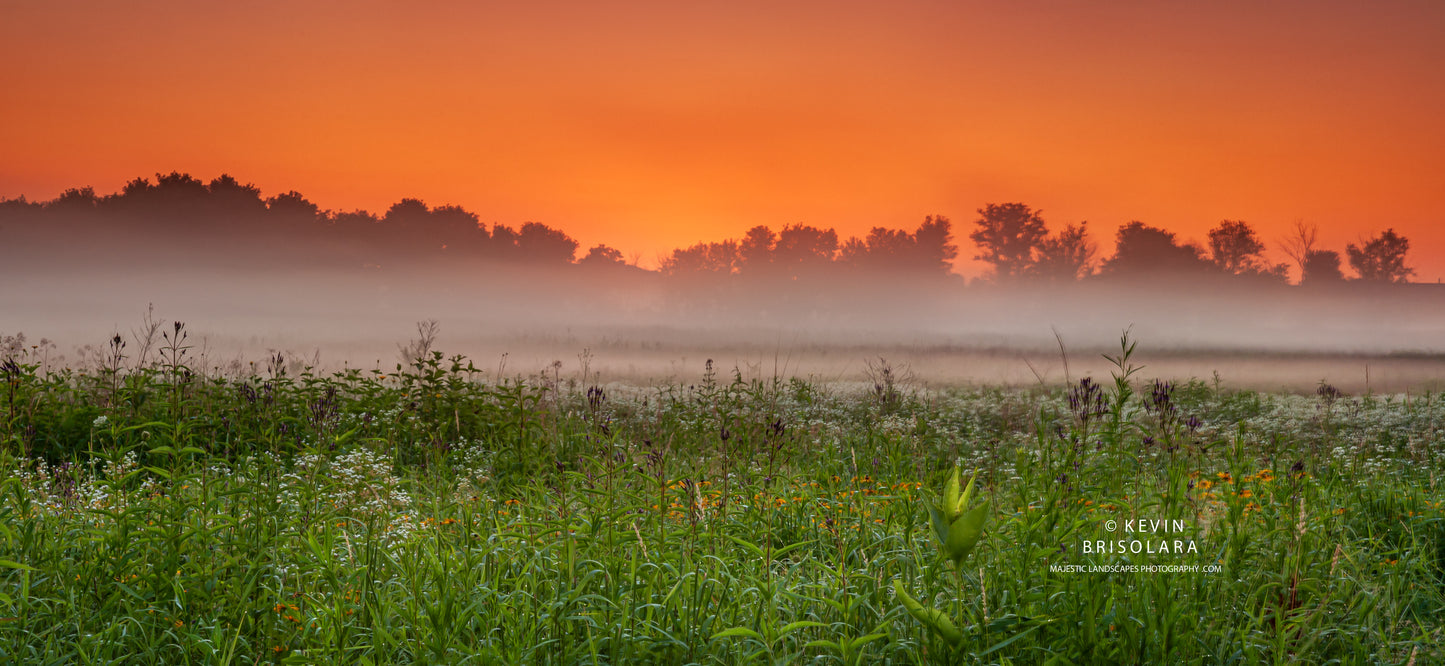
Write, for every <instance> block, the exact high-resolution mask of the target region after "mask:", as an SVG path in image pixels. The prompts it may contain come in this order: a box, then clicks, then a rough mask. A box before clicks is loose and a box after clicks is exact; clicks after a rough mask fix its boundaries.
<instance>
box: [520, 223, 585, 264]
mask: <svg viewBox="0 0 1445 666" xmlns="http://www.w3.org/2000/svg"><path fill="white" fill-rule="evenodd" d="M517 253H518V257H520V258H521V259H522V260H524V261H534V262H538V263H556V264H570V263H572V260H573V258H574V257H575V256H576V255H577V241H575V240H572V237H571V236H568V235H567V234H565V233H562V232H561V231H559V230H557V229H553V228H551V227H549V226H547V225H545V224H542V223H540V222H528V223H526V224H523V225H522V229H521V231H520V232H518V233H517Z"/></svg>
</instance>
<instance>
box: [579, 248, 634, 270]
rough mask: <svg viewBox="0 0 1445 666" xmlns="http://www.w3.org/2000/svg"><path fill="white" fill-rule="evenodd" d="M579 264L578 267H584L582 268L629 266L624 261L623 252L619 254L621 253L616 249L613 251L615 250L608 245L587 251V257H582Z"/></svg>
mask: <svg viewBox="0 0 1445 666" xmlns="http://www.w3.org/2000/svg"><path fill="white" fill-rule="evenodd" d="M577 263H578V265H582V266H626V265H627V264H626V263H625V262H624V261H623V260H622V253H621V252H619V251H617V250H616V249H613V248H611V247H608V246H606V245H602V244H598V245H594V246H592V249H590V250H588V251H587V256H585V257H582V258H581V259H578V260H577Z"/></svg>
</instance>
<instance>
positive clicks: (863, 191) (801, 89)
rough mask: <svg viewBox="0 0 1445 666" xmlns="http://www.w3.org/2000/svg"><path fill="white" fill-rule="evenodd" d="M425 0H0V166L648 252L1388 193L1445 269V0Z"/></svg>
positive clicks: (1288, 209) (1195, 220) (1331, 223)
mask: <svg viewBox="0 0 1445 666" xmlns="http://www.w3.org/2000/svg"><path fill="white" fill-rule="evenodd" d="M410 4H411V3H402V2H356V1H351V2H326V3H293V2H275V3H195V2H166V3H161V2H143V1H142V2H130V3H116V2H89V3H80V2H64V1H56V2H5V1H3V0H0V18H3V20H0V62H3V63H5V64H4V66H3V67H0V90H3V91H4V93H3V95H4V97H3V100H0V146H3V149H0V197H11V196H17V195H21V194H23V195H26V196H28V197H29V198H32V199H48V198H51V197H54V196H55V195H57V194H58V193H59V192H60V191H61V190H62V189H64V188H66V187H71V186H78V185H93V186H94V187H95V188H96V189H97V190H98V191H100V192H103V193H104V192H112V191H115V190H117V189H119V188H120V186H121V185H122V184H123V183H124V182H125V181H126V180H128V179H130V178H133V177H135V176H140V175H146V176H150V175H153V174H154V173H155V172H157V171H166V172H169V171H172V170H180V171H185V172H190V173H191V174H193V175H195V176H197V177H201V178H205V179H209V178H211V177H213V176H215V175H217V174H219V173H222V172H227V173H231V174H234V175H236V176H237V177H238V178H240V179H241V180H242V181H249V182H253V183H255V184H256V185H257V186H258V187H260V188H261V189H262V191H263V192H264V193H265V194H267V195H270V194H276V193H279V192H282V191H285V190H290V189H295V190H299V191H301V192H302V193H304V194H306V195H307V196H309V197H310V198H311V199H312V200H313V201H315V202H317V203H318V204H320V205H321V206H322V207H324V208H333V209H352V208H365V209H369V210H371V211H373V212H381V211H383V210H385V209H386V207H387V206H389V205H390V204H391V203H393V202H395V201H396V200H397V199H400V198H401V197H404V196H417V197H420V198H422V199H424V200H425V201H427V202H428V203H430V204H433V205H436V204H443V203H454V204H459V205H462V206H465V207H466V208H468V209H469V210H472V211H475V212H477V213H478V214H479V215H480V216H481V218H482V220H483V221H485V222H488V223H491V222H503V223H508V224H512V225H514V226H515V225H517V224H520V223H521V222H523V221H527V220H536V221H540V222H544V223H547V224H549V225H552V226H555V227H560V228H562V229H564V230H566V231H567V232H568V233H570V234H572V235H573V236H574V237H576V238H578V239H579V240H580V241H581V242H582V243H583V246H584V248H585V247H587V246H589V245H591V244H593V243H596V242H600V241H606V242H608V243H610V244H612V245H614V246H616V247H618V248H619V249H621V250H622V251H623V253H624V254H626V255H632V254H634V253H638V254H640V255H641V256H642V257H643V263H644V265H649V264H652V263H653V261H654V259H655V258H656V256H657V255H658V254H659V253H661V252H664V251H667V250H669V249H671V248H673V247H677V246H681V245H686V244H690V243H692V242H695V241H698V240H704V239H707V240H716V239H721V238H724V237H729V236H740V235H741V234H742V233H743V231H745V230H746V229H747V228H748V227H750V226H752V225H754V224H768V225H771V226H773V227H774V228H779V227H781V226H783V225H785V224H790V223H795V222H805V223H809V224H814V225H822V226H833V227H836V228H837V229H838V230H839V232H840V233H841V234H842V235H844V236H847V235H852V234H862V233H864V232H866V230H867V228H869V227H871V226H875V225H882V226H890V227H908V228H912V227H914V226H916V225H917V223H918V222H919V221H921V220H922V218H923V216H924V215H926V214H931V213H941V214H944V215H947V216H949V217H950V218H952V219H953V220H954V222H955V225H956V234H957V235H958V236H959V237H965V236H966V235H967V232H968V231H969V227H970V226H971V224H970V223H971V221H972V220H973V219H974V218H975V217H976V215H975V214H974V211H975V209H977V208H980V207H982V206H983V205H984V204H986V203H990V202H995V203H998V202H1007V201H1022V202H1025V203H1027V204H1029V205H1032V206H1034V207H1035V208H1040V209H1042V210H1043V211H1044V216H1045V218H1046V219H1047V220H1049V221H1050V222H1051V223H1052V224H1062V223H1064V222H1076V221H1078V220H1083V219H1087V220H1089V221H1090V223H1091V228H1092V229H1093V230H1094V233H1095V237H1096V238H1097V239H1098V240H1101V241H1104V244H1105V246H1106V248H1107V247H1108V245H1109V242H1110V241H1111V240H1112V236H1113V232H1114V229H1115V228H1117V227H1118V226H1119V225H1120V224H1122V223H1124V222H1127V221H1129V220H1132V219H1139V220H1142V221H1144V222H1146V223H1149V224H1154V225H1159V226H1164V227H1167V228H1169V229H1172V230H1175V231H1177V232H1179V233H1180V235H1181V236H1183V237H1185V238H1192V239H1202V238H1203V237H1204V233H1205V231H1206V230H1207V229H1208V228H1209V227H1211V226H1213V225H1215V224H1217V223H1218V222H1219V221H1220V220H1221V219H1224V218H1230V219H1244V220H1247V221H1249V222H1251V223H1252V224H1254V225H1255V227H1256V228H1257V229H1259V230H1260V231H1261V232H1262V233H1263V235H1264V236H1265V237H1266V239H1274V238H1276V237H1278V236H1280V235H1282V234H1283V232H1284V230H1285V229H1286V228H1287V227H1289V226H1290V225H1292V224H1293V223H1294V222H1295V220H1305V221H1307V222H1313V223H1317V224H1319V225H1320V227H1321V229H1322V234H1321V236H1322V240H1323V242H1324V243H1323V244H1324V246H1325V247H1326V248H1328V249H1337V250H1343V249H1344V245H1345V244H1346V243H1347V242H1351V241H1356V240H1357V239H1359V238H1360V237H1361V236H1363V235H1368V234H1371V233H1374V232H1376V231H1379V230H1382V229H1384V228H1386V227H1393V228H1395V229H1396V230H1397V231H1399V232H1401V233H1403V234H1404V235H1406V236H1408V237H1409V238H1410V239H1411V241H1412V252H1411V258H1412V262H1411V263H1412V264H1413V265H1414V266H1416V268H1417V269H1418V271H1419V275H1418V276H1417V279H1421V280H1428V281H1435V280H1436V279H1439V278H1441V277H1442V276H1445V125H1442V122H1441V121H1442V119H1445V3H1441V2H1434V1H1421V2H1379V3H1362V2H1322V1H1320V0H1310V1H1308V2H1304V1H1301V2H1279V3H1256V2H1238V3H1233V2H1198V3H1177V2H1138V3H1126V2H1110V3H1097V2H1009V3H1004V2H998V3H963V2H951V1H942V2H914V3H906V4H905V3H880V2H849V1H838V0H832V1H829V2H794V3H782V2H760V1H759V2H754V1H750V0H733V1H731V2H717V3H701V2H676V1H672V2H633V3H597V2H576V3H570V2H530V3H508V4H509V6H501V4H502V3H481V2H466V3H461V2H459V3H453V4H449V5H445V6H441V5H437V6H433V7H430V8H425V9H418V8H416V7H412V6H409V5H410ZM493 5H496V6H493ZM963 245H964V248H963V254H964V256H965V257H968V256H971V255H972V247H971V246H970V245H968V244H967V241H966V240H965V241H964V243H963ZM1280 259H1281V260H1282V259H1283V258H1282V257H1280ZM959 269H960V272H962V273H964V274H968V275H972V274H976V273H978V272H979V268H978V267H977V266H976V265H975V264H974V262H972V261H962V262H960V263H959Z"/></svg>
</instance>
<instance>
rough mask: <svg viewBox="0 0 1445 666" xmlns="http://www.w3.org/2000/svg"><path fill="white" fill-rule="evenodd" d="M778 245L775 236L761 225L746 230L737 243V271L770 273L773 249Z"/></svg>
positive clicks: (755, 273)
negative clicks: (740, 240)
mask: <svg viewBox="0 0 1445 666" xmlns="http://www.w3.org/2000/svg"><path fill="white" fill-rule="evenodd" d="M777 243H778V236H777V234H775V233H773V230H772V229H769V228H767V227H765V226H763V225H761V224H760V225H758V226H756V227H753V228H751V229H748V232H747V233H746V234H743V240H742V242H740V243H738V264H739V266H738V269H739V270H740V271H741V272H743V273H748V274H754V275H757V274H765V273H768V272H770V268H771V266H772V263H773V247H774V246H776V245H777Z"/></svg>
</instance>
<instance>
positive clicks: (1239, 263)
mask: <svg viewBox="0 0 1445 666" xmlns="http://www.w3.org/2000/svg"><path fill="white" fill-rule="evenodd" d="M1209 253H1210V258H1211V260H1212V261H1213V262H1214V265H1215V266H1217V267H1218V268H1219V269H1220V270H1222V271H1224V272H1225V273H1226V274H1229V275H1239V276H1252V277H1264V278H1268V279H1271V280H1277V281H1279V282H1284V281H1285V280H1286V275H1287V273H1288V268H1286V267H1285V265H1284V264H1274V265H1270V264H1269V263H1268V262H1266V261H1265V259H1264V243H1263V242H1261V241H1260V240H1259V236H1257V235H1256V234H1255V233H1254V229H1253V228H1252V227H1250V226H1249V223H1248V222H1245V221H1243V220H1225V221H1223V222H1220V223H1219V226H1217V227H1215V228H1213V229H1210V230H1209Z"/></svg>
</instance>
